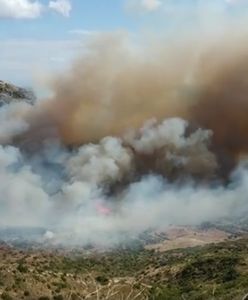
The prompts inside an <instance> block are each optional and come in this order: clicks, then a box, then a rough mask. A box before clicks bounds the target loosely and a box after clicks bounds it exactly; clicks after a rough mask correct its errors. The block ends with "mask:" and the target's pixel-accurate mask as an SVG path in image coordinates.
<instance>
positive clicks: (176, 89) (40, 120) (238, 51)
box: [21, 22, 248, 172]
mask: <svg viewBox="0 0 248 300" xmlns="http://www.w3.org/2000/svg"><path fill="white" fill-rule="evenodd" d="M241 25H242V26H243V23H242V22H241V23H237V24H232V26H231V25H230V24H229V25H228V26H227V27H226V28H224V29H222V30H221V31H220V32H219V33H218V34H216V33H215V31H214V30H213V29H211V30H209V31H208V32H207V34H205V35H204V34H202V33H200V34H199V33H195V32H193V31H192V30H191V31H190V30H189V31H187V30H185V31H184V32H183V34H179V36H177V37H175V35H173V37H170V38H168V37H167V38H165V39H164V40H159V41H155V40H154V41H152V42H153V43H152V46H151V45H147V43H144V44H143V45H142V46H137V45H136V47H135V46H134V45H131V43H129V42H128V39H127V38H126V37H125V36H123V35H120V34H116V35H109V36H104V37H103V38H98V39H96V40H94V41H93V42H92V43H91V44H90V45H89V47H88V48H87V51H86V52H85V54H84V56H83V57H82V58H81V59H78V60H77V61H76V62H75V63H74V65H73V67H72V68H71V69H70V70H69V71H68V72H67V73H66V74H64V75H62V76H60V77H59V78H58V79H56V81H55V83H54V97H52V98H51V99H48V100H47V101H44V102H42V103H41V104H40V105H38V106H36V107H35V108H34V109H32V110H31V113H28V116H27V119H28V122H29V123H30V125H31V126H30V130H29V132H28V133H27V134H26V138H27V139H28V140H32V141H33V140H34V137H35V138H36V140H37V139H38V140H40V139H43V138H47V137H48V136H51V132H53V134H54V135H56V134H58V135H59V137H60V138H61V140H62V141H63V142H64V143H65V144H66V145H74V146H78V145H82V144H85V143H89V142H98V141H99V140H100V139H101V138H103V137H105V136H110V135H112V136H122V135H123V134H124V133H125V132H127V131H128V130H130V129H133V128H139V127H140V126H141V125H142V124H143V123H144V122H145V121H146V120H148V119H151V118H156V119H157V120H162V119H164V118H167V117H175V116H176V117H182V118H185V119H187V120H189V121H190V122H191V124H192V126H193V127H201V128H206V129H210V130H212V131H213V145H212V148H211V149H213V150H214V152H215V153H217V157H218V160H219V162H220V164H221V165H222V164H223V165H225V167H224V168H223V166H222V168H223V170H224V171H223V172H229V171H230V170H231V169H232V167H233V166H234V164H235V163H236V161H237V158H238V157H239V156H240V155H243V154H246V153H247V151H248V139H246V135H247V133H248V118H247V116H248V99H247V94H248V80H247V75H248V60H247V58H248V55H247V53H248V52H247V50H248V33H247V30H246V29H244V27H242V26H241ZM52 129H53V130H52ZM21 140H23V136H22V137H21Z"/></svg>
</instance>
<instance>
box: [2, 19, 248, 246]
mask: <svg viewBox="0 0 248 300" xmlns="http://www.w3.org/2000/svg"><path fill="white" fill-rule="evenodd" d="M244 19H245V18H243V17H242V18H240V17H239V18H237V19H236V18H235V17H232V18H230V17H226V18H224V19H223V20H221V23H220V24H218V26H215V24H211V25H206V24H204V26H202V27H201V26H200V24H199V27H198V28H197V30H196V29H195V28H193V29H192V28H191V27H190V26H189V27H188V28H186V29H184V30H183V31H181V32H179V31H177V30H176V29H175V32H173V35H166V36H164V37H160V38H158V39H154V40H153V41H150V42H149V43H148V41H147V40H146V41H142V42H141V43H139V44H137V43H136V44H133V43H132V42H131V41H130V40H129V38H128V37H127V36H124V35H122V34H112V35H107V36H104V37H101V38H99V37H97V38H94V40H93V41H91V43H90V44H89V46H88V48H87V51H85V54H84V55H83V56H82V58H80V59H78V60H77V61H76V62H75V63H74V65H73V66H72V67H71V69H70V70H68V72H67V73H66V74H63V75H61V76H60V77H59V78H57V79H56V80H55V81H54V95H53V97H51V98H50V99H46V100H43V101H38V102H37V103H36V104H35V105H33V106H32V105H29V104H27V103H10V104H8V105H6V106H4V107H2V108H0V123H1V129H0V142H1V144H2V146H1V149H0V176H1V184H0V192H1V195H2V196H1V200H0V207H1V210H0V211H1V212H0V215H1V224H2V225H3V226H6V225H8V226H24V225H25V226H44V227H46V228H49V229H50V230H54V232H55V234H54V239H56V240H58V241H61V242H63V243H80V244H85V243H89V242H91V243H92V242H93V243H96V244H102V243H103V244H112V243H115V242H118V241H119V240H120V238H121V237H123V236H125V238H130V237H132V236H135V235H136V234H139V233H141V232H143V231H144V230H146V229H149V228H158V227H166V226H168V225H169V224H176V225H178V224H181V225H188V224H200V223H201V222H204V221H214V220H218V219H220V218H225V217H238V216H240V215H241V214H244V213H246V212H247V208H248V207H247V203H248V202H247V199H246V194H247V188H248V185H247V180H248V171H247V168H246V155H247V151H248V142H247V138H246V135H247V132H248V130H247V129H248V119H247V113H248V99H247V95H248V81H247V78H246V77H247V74H248V64H247V53H248V52H247V50H248V43H247V42H248V30H247V29H246V28H247V26H245V24H246V22H245V20H244Z"/></svg>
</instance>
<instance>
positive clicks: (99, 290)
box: [0, 236, 248, 300]
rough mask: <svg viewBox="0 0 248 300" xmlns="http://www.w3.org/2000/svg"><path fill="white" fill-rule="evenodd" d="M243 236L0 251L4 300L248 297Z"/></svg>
mask: <svg viewBox="0 0 248 300" xmlns="http://www.w3.org/2000/svg"><path fill="white" fill-rule="evenodd" d="M247 245H248V237H246V236H243V237H242V238H240V239H236V240H232V239H230V240H226V241H224V242H221V243H218V244H209V245H205V246H197V247H193V248H186V249H174V250H170V251H155V250H147V249H145V248H144V247H143V246H142V244H141V243H136V244H133V245H132V247H127V246H125V247H121V246H120V248H118V249H115V250H112V251H108V252H97V251H96V250H92V249H90V248H89V249H86V248H85V249H81V250H70V251H69V250H68V251H65V250H62V249H61V250H48V249H46V250H37V249H35V250H32V249H29V250H27V249H26V250H25V251H24V250H21V249H18V248H14V247H13V246H12V247H11V246H9V245H7V244H5V243H3V244H2V245H1V248H0V286H1V288H0V293H1V298H2V299H3V300H11V299H27V300H35V299H39V300H49V299H50V300H56V299H57V300H62V299H73V300H77V299H78V300H79V299H91V300H93V299H94V300H95V299H96V300H97V299H112V300H121V299H130V300H134V299H137V300H142V299H144V300H145V299H148V300H166V299H168V300H177V299H178V300H179V299H191V300H194V299H195V300H196V299H206V300H208V299H209V300H210V299H220V300H221V299H223V300H228V299H230V300H235V299H237V300H239V299H242V297H244V295H246V293H247V292H248V276H247V275H248V251H247V247H248V246H247Z"/></svg>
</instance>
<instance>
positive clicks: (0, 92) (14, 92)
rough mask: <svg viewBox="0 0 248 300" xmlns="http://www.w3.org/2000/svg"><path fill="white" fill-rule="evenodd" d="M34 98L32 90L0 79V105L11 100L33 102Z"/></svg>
mask: <svg viewBox="0 0 248 300" xmlns="http://www.w3.org/2000/svg"><path fill="white" fill-rule="evenodd" d="M35 98H36V97H35V95H34V93H33V91H31V90H28V89H24V88H21V87H18V86H15V85H13V84H10V83H7V82H5V81H2V80H0V107H1V106H2V105H4V104H9V103H10V102H13V101H26V102H27V103H30V104H33V103H34V101H35Z"/></svg>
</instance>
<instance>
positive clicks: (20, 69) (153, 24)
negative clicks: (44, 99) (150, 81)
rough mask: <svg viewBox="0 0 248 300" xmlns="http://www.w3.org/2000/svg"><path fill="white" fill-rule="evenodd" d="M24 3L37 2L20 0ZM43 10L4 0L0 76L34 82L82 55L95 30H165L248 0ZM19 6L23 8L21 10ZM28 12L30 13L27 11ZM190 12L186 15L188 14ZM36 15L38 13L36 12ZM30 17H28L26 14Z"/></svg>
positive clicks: (84, 1)
mask: <svg viewBox="0 0 248 300" xmlns="http://www.w3.org/2000/svg"><path fill="white" fill-rule="evenodd" d="M22 1H23V3H24V4H23V7H24V8H25V9H26V8H27V5H28V4H29V5H30V3H31V5H32V4H33V3H34V1H33V0H21V2H22ZM36 1H39V3H40V7H39V10H38V11H37V10H36V11H34V10H32V9H33V8H34V7H32V6H30V7H29V8H30V10H29V12H28V14H27V11H26V12H24V15H21V14H20V9H21V8H16V9H17V11H15V7H10V6H9V4H8V3H9V2H8V0H0V79H4V80H9V81H14V82H16V83H19V84H24V85H33V84H35V82H37V81H39V82H40V81H42V78H43V77H44V78H45V77H46V74H47V73H50V72H53V71H55V70H61V69H63V68H64V67H65V66H67V65H68V64H69V63H70V61H71V60H72V59H73V58H74V57H75V56H78V55H79V53H80V51H81V49H82V47H83V41H84V39H85V38H87V36H89V35H88V34H87V33H90V32H94V31H97V32H105V31H106V32H109V31H116V30H125V31H128V32H131V33H136V34H137V33H138V32H139V31H142V30H144V28H146V27H148V28H152V29H154V30H157V31H162V30H166V27H169V26H170V25H171V24H173V22H174V21H175V16H176V15H177V14H178V15H179V16H180V18H178V17H177V18H176V20H177V22H178V20H180V21H181V22H182V23H183V22H184V21H185V19H184V17H185V16H190V17H188V18H189V20H191V21H192V15H191V14H188V13H189V12H191V11H192V12H193V11H194V10H197V7H198V6H199V5H202V4H203V3H205V4H204V5H205V6H206V7H207V3H209V4H210V6H211V9H213V14H215V13H216V14H218V13H219V12H222V11H227V12H229V13H231V14H232V13H236V12H239V11H241V10H244V9H247V1H246V0H36ZM51 2H68V3H70V5H71V10H70V11H68V15H67V16H65V14H63V13H60V12H59V11H58V10H56V9H51V7H50V8H49V3H50V4H51ZM18 10H19V13H18ZM25 13H26V14H25ZM186 13H187V14H186ZM32 14H35V15H32ZM27 16H28V17H27Z"/></svg>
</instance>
